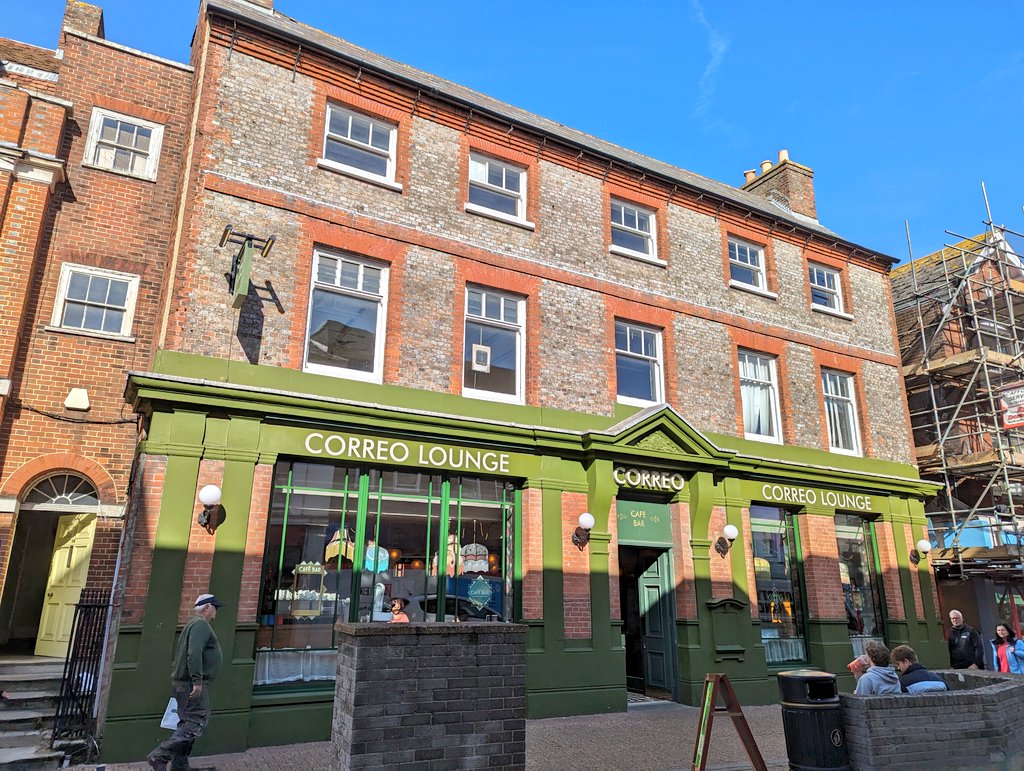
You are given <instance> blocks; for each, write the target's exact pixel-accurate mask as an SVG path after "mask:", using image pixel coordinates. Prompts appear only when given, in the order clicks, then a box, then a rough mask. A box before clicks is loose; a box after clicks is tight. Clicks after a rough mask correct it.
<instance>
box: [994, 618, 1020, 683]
mask: <svg viewBox="0 0 1024 771" xmlns="http://www.w3.org/2000/svg"><path fill="white" fill-rule="evenodd" d="M989 644H990V645H991V646H992V661H993V662H994V663H995V668H996V671H997V672H1013V673H1014V674H1017V675H1020V674H1024V641H1021V640H1018V639H1017V637H1016V635H1014V633H1013V630H1012V629H1010V627H1008V626H1007V625H1006V624H996V636H995V639H993V640H989Z"/></svg>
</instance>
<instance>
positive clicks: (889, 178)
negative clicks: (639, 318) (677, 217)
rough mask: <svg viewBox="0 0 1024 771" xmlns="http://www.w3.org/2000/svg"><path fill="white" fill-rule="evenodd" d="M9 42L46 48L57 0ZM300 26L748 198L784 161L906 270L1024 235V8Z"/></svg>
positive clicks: (144, 24) (823, 210) (113, 19)
mask: <svg viewBox="0 0 1024 771" xmlns="http://www.w3.org/2000/svg"><path fill="white" fill-rule="evenodd" d="M2 2H3V4H5V5H8V7H7V9H6V11H5V13H4V23H3V28H2V30H0V34H2V35H4V36H7V37H12V38H15V39H17V40H22V41H25V42H29V43H34V44H36V45H42V46H47V47H53V46H55V45H56V43H57V33H58V28H59V24H60V18H61V14H62V13H63V8H64V1H63V0H32V2H24V3H15V2H14V0H2ZM99 4H100V5H102V6H103V8H104V14H105V21H106V32H107V38H108V39H110V40H113V41H115V42H118V43H122V44H124V45H128V46H131V47H134V48H139V49H142V50H144V51H148V52H151V53H155V54H158V55H160V56H165V57H167V58H171V59H176V60H179V61H186V60H187V58H188V48H189V43H190V40H191V36H192V31H193V29H194V25H195V18H196V14H197V8H198V3H197V2H192V1H191V0H170V1H169V2H163V3H139V2H138V1H137V0H133V1H132V2H128V1H127V0H106V2H100V3H99ZM276 8H277V10H279V11H280V12H282V13H285V14H287V15H289V16H292V17H294V18H296V19H298V20H299V21H302V22H304V23H306V24H309V25H311V26H314V27H318V28H320V29H324V30H327V31H328V32H331V33H332V34H335V35H338V36H340V37H344V38H346V39H348V40H350V41H352V42H354V43H356V44H358V45H362V46H365V47H367V48H371V49H373V50H375V51H378V52H380V53H382V54H384V55H386V56H389V57H391V58H394V59H397V60H399V61H402V62H405V63H407V64H410V65H413V66H415V67H419V68H421V69H424V70H427V71H429V72H432V73H435V74H437V75H440V76H442V77H446V78H448V79H450V80H454V81H457V82H459V83H462V84H463V85H466V86H469V87H470V88H474V89H476V90H478V91H482V92H484V93H486V94H489V95H491V96H494V97H496V98H498V99H502V100H504V101H506V102H510V103H512V104H514V105H516V106H518V107H522V108H524V109H527V110H530V111H532V112H535V113H538V114H541V115H544V116H546V117H548V118H552V119H554V120H557V121H559V122H561V123H564V124H566V125H569V126H572V127H573V128H576V129H580V130H582V131H586V132H588V133H590V134H594V135H597V136H600V137H602V138H604V139H607V140H609V141H612V142H615V143H617V144H620V145H623V146H625V147H628V148H631V149H633V150H637V151H639V152H642V153H645V154H647V155H651V156H654V157H656V158H659V159H661V160H664V161H667V162H669V163H672V164H675V165H678V166H682V167H684V168H687V169H690V170H692V171H695V172H697V173H699V174H703V175H705V176H708V177H712V178H714V179H718V180H721V181H723V182H726V183H729V184H733V185H739V184H741V183H742V181H743V170H744V169H752V168H755V167H756V166H757V164H758V163H759V162H760V161H761V160H764V159H772V160H774V159H775V158H776V157H777V152H778V150H779V149H780V148H787V149H788V150H789V151H790V156H791V157H792V159H793V160H795V161H797V162H799V163H803V164H805V165H807V166H810V167H811V168H813V169H814V172H815V185H816V191H817V204H818V216H819V219H820V220H821V222H822V224H824V225H826V226H827V227H830V228H832V229H833V230H835V231H836V232H837V233H839V234H840V235H842V236H843V237H844V238H847V239H849V240H851V241H854V242H856V243H859V244H862V245H864V246H867V247H870V248H872V249H876V250H878V251H881V252H884V253H886V254H890V255H892V256H893V257H896V258H898V259H900V260H903V259H905V258H906V257H907V243H906V235H905V230H904V224H903V223H904V220H909V223H910V232H911V237H912V240H913V246H914V254H915V255H917V256H921V255H923V254H926V253H928V252H930V251H934V250H936V249H938V248H940V247H941V246H942V245H943V243H945V242H948V241H950V240H952V238H951V237H950V236H948V235H947V234H946V233H945V232H944V231H945V230H951V231H953V232H955V233H958V234H962V235H975V234H977V233H979V232H981V231H982V230H983V227H984V225H983V222H984V220H985V219H986V212H985V204H984V199H983V197H982V192H981V183H982V182H984V183H985V184H986V187H987V189H988V197H989V202H990V204H991V207H992V216H993V219H994V220H995V221H996V222H997V223H999V224H1003V225H1005V226H1007V227H1009V228H1011V229H1013V230H1016V231H1018V232H1024V213H1022V204H1024V185H1022V184H1021V182H1020V174H1021V167H1022V165H1024V100H1022V99H1021V93H1022V91H1024V47H1022V46H1021V45H1020V37H1021V30H1024V3H1020V2H1011V1H1010V0H1003V1H999V0H990V1H989V2H985V3H962V2H953V1H952V0H933V2H923V1H922V2H911V1H909V0H908V1H905V2H895V3H894V2H884V3H883V2H865V3H843V4H839V3H822V2H820V0H818V1H817V2H809V1H808V2H802V1H800V2H797V1H796V0H794V1H793V2H787V3H764V2H750V1H748V0H730V1H729V2H721V1H720V2H712V0H703V2H697V0H678V1H677V2H669V1H668V0H664V1H662V2H634V3H628V2H627V3H622V2H617V3H611V2H605V0H589V1H588V2H580V1H577V0H572V1H571V2H569V1H566V2H557V0H556V1H555V2H552V1H551V0H548V2H536V0H522V1H521V2H519V3H515V4H511V5H510V4H507V3H484V2H477V3H471V2H455V1H454V0H433V1H432V2H429V3H424V2H406V1H405V0H392V2H389V3H387V4H381V3H369V4H367V5H365V6H364V5H363V4H361V3H344V4H340V3H327V2H322V0H276Z"/></svg>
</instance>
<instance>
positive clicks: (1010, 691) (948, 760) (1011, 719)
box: [840, 670, 1024, 771]
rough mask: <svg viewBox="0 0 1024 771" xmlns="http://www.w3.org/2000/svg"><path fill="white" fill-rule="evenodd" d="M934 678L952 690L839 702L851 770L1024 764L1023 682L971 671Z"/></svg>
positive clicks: (847, 698)
mask: <svg viewBox="0 0 1024 771" xmlns="http://www.w3.org/2000/svg"><path fill="white" fill-rule="evenodd" d="M936 674H938V675H939V676H940V677H942V679H943V680H945V681H946V685H947V687H949V689H950V690H949V691H947V692H945V693H943V692H939V693H924V694H919V695H909V694H901V695H894V696H852V695H843V696H841V697H840V698H841V700H842V704H843V724H844V727H845V730H846V741H847V746H848V748H849V751H850V764H851V765H852V766H853V768H855V769H858V771H871V770H872V769H881V768H884V769H888V770H890V771H899V769H908V770H909V769H920V768H927V767H928V766H934V767H936V768H952V767H954V766H955V767H956V768H964V769H982V768H984V769H988V768H991V769H997V768H998V769H1005V768H1020V767H1022V764H1024V722H1022V721H1021V715H1022V714H1024V677H1020V676H1015V675H1001V674H999V673H996V672H976V671H973V670H971V671H964V670H940V671H936Z"/></svg>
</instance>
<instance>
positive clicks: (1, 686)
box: [0, 672, 64, 694]
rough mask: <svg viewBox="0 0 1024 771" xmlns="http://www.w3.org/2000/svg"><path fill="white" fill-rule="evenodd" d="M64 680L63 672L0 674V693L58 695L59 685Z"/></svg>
mask: <svg viewBox="0 0 1024 771" xmlns="http://www.w3.org/2000/svg"><path fill="white" fill-rule="evenodd" d="M63 678H64V673H63V672H56V673H52V672H51V673H48V674H39V673H36V672H21V673H15V674H2V673H0V691H7V692H8V693H10V692H12V691H47V692H51V693H54V694H57V693H60V684H61V681H62V680H63Z"/></svg>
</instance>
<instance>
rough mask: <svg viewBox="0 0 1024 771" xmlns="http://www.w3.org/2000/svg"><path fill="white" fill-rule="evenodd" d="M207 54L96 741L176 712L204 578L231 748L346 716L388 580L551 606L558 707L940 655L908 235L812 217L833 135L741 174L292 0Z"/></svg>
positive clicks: (209, 746) (222, 36)
mask: <svg viewBox="0 0 1024 771" xmlns="http://www.w3.org/2000/svg"><path fill="white" fill-rule="evenodd" d="M182 72H186V71H185V70H182ZM190 72H191V73H192V75H191V82H190V84H189V87H190V95H191V96H190V98H191V100H192V102H191V103H190V104H189V110H188V112H189V114H190V115H191V120H192V122H191V123H190V124H189V125H188V127H187V129H186V130H185V131H184V132H183V134H182V139H181V141H182V145H181V146H183V147H185V148H186V150H185V156H184V158H183V161H182V164H181V177H180V188H179V189H180V195H179V196H178V200H179V201H180V202H181V206H180V209H179V210H178V212H177V214H179V215H180V216H179V217H177V218H175V220H174V229H173V231H172V232H170V233H169V234H168V237H169V245H168V248H167V250H166V252H165V254H166V255H168V268H167V276H166V282H167V286H168V287H169V292H168V295H167V297H166V301H165V302H164V303H163V304H162V305H161V306H160V307H161V312H160V313H159V314H157V316H156V317H154V319H153V323H152V328H153V329H154V330H155V334H156V335H157V341H156V347H157V349H158V351H157V353H156V355H155V356H154V357H153V360H152V363H150V362H149V361H146V362H141V363H133V365H132V367H133V372H132V373H131V375H130V377H129V385H128V391H127V398H128V401H129V403H130V404H131V405H132V406H133V407H134V408H135V411H136V412H137V413H138V414H139V415H140V417H141V420H142V429H143V434H142V439H143V441H142V444H141V445H140V450H139V454H138V462H137V464H136V467H135V477H134V479H135V481H136V484H135V486H134V488H133V494H132V497H131V501H130V504H129V511H130V514H129V521H130V528H129V532H130V534H131V537H130V538H129V539H127V541H126V543H125V550H124V554H123V556H124V558H125V559H124V563H125V565H126V566H127V567H126V569H125V570H124V571H122V573H121V574H120V577H119V583H118V596H119V598H120V599H121V600H123V603H122V606H121V613H120V614H119V616H118V619H117V628H116V635H117V652H116V659H115V663H114V671H113V674H112V677H111V679H110V682H109V684H108V683H105V684H104V691H105V697H104V698H105V702H106V717H107V719H106V724H105V729H104V731H105V733H104V753H105V754H106V757H107V759H109V760H118V759H129V758H138V757H141V756H142V755H143V754H144V753H145V752H146V751H147V750H148V749H149V748H150V747H151V746H152V744H153V743H154V742H155V741H156V739H157V738H158V736H159V731H158V729H157V728H156V725H157V723H158V719H157V718H158V715H159V713H160V712H161V711H162V710H163V707H164V705H165V704H166V696H165V695H163V694H162V693H161V692H160V691H159V689H154V688H153V687H152V685H153V683H156V682H162V681H163V679H164V678H165V677H166V663H167V661H168V659H169V657H170V654H171V650H172V646H173V644H174V640H173V635H171V634H170V633H169V630H171V629H173V628H174V627H175V626H176V625H177V624H180V623H181V622H182V621H183V620H184V618H185V617H186V615H187V613H188V609H189V604H190V599H191V598H192V597H194V596H195V594H197V593H199V592H202V591H207V590H209V591H212V592H215V593H216V594H217V595H218V597H220V598H221V599H223V600H225V601H226V602H227V607H226V608H224V609H223V611H222V612H221V614H220V615H219V616H218V619H217V621H216V627H217V631H218V635H219V637H220V639H221V642H222V645H223V647H224V649H225V651H226V652H229V653H228V655H227V656H226V662H227V664H226V666H225V671H224V673H223V675H222V676H221V678H219V680H218V683H217V691H216V695H215V697H214V708H215V716H214V720H216V721H217V724H218V726H219V728H218V730H217V731H215V732H213V734H211V736H209V737H207V738H206V739H204V742H205V744H204V745H203V747H202V748H201V749H202V751H216V750H237V749H240V748H242V747H244V746H250V745H255V744H270V743H281V742H289V741H301V740H306V739H317V738H320V739H322V738H326V736H327V735H328V732H329V728H330V723H331V709H332V702H333V695H334V688H333V685H332V684H331V682H330V681H331V680H332V679H333V673H334V671H335V657H336V653H335V647H336V638H335V636H334V622H335V621H337V620H343V621H349V622H367V623H373V622H383V621H385V620H387V619H389V618H391V614H390V611H389V610H388V608H389V607H390V601H391V600H392V599H397V600H401V601H402V602H403V603H405V606H406V611H407V613H408V615H409V617H410V618H411V619H412V620H413V621H414V622H423V623H427V622H431V621H434V622H443V621H446V620H447V621H453V622H463V621H466V622H481V623H488V622H494V621H500V620H514V621H517V622H521V623H524V624H526V625H527V627H528V633H527V698H528V702H527V703H528V711H529V714H530V715H532V716H546V715H565V714H580V713H585V712H598V711H612V710H621V709H624V708H625V704H626V698H627V696H626V695H627V692H641V693H644V694H646V695H648V696H651V697H655V698H666V699H674V700H678V701H681V702H684V703H694V702H695V701H696V699H697V698H698V697H699V694H700V690H701V686H702V684H703V680H704V675H705V673H706V672H709V671H722V672H727V673H728V674H729V676H730V679H731V680H732V682H733V684H734V685H735V687H736V689H737V692H738V693H739V694H740V696H741V698H742V699H743V700H745V701H747V702H750V703H757V702H761V703H763V702H767V701H774V699H775V687H774V680H773V677H772V674H773V673H774V671H776V670H777V669H779V668H781V667H787V668H789V667H793V666H814V667H820V668H824V669H829V670H832V671H839V672H842V671H844V667H845V664H846V662H848V661H849V659H850V658H851V657H852V655H853V654H854V653H855V652H860V650H861V649H862V648H863V645H864V644H865V643H866V641H867V640H870V639H884V640H886V641H887V642H889V643H890V644H895V643H902V642H908V643H910V644H912V645H914V646H915V648H917V649H918V650H919V651H921V652H922V655H924V656H925V657H927V652H928V651H937V650H941V647H940V646H941V644H942V636H941V629H940V627H939V626H938V624H937V620H936V612H935V606H936V598H935V590H934V585H933V583H932V581H931V576H930V574H929V570H928V565H927V560H923V561H921V562H920V564H919V563H918V562H917V561H915V560H914V556H915V555H914V554H912V551H913V549H914V544H915V543H916V541H917V540H918V539H919V538H921V537H922V536H923V535H924V533H925V518H924V513H923V512H924V510H923V503H922V501H923V499H924V498H926V497H927V496H929V495H930V494H931V492H932V490H933V486H931V485H929V484H926V483H922V482H921V481H920V480H919V479H918V477H917V473H916V470H915V469H914V468H913V467H911V466H909V465H908V463H909V461H910V458H911V454H910V438H909V424H908V420H907V412H906V406H905V401H904V399H903V393H902V390H901V389H902V385H901V383H902V381H901V377H900V371H899V364H900V362H899V355H898V347H897V345H896V340H895V337H894V325H893V318H892V310H891V302H890V297H889V287H888V281H887V274H888V270H889V267H890V265H891V262H892V261H891V260H890V259H889V258H887V257H886V256H884V255H881V254H878V253H876V252H874V251H872V250H870V249H867V248H865V247H862V246H858V245H856V244H853V243H850V242H848V241H846V240H844V239H843V238H841V237H840V236H838V235H837V234H835V233H833V232H832V231H830V230H828V229H827V228H826V227H824V226H823V225H822V224H821V223H820V222H819V221H818V219H817V207H816V203H815V200H814V189H813V174H812V172H811V170H810V169H809V168H807V167H805V166H802V165H800V164H797V163H795V162H793V161H792V160H790V159H789V158H788V155H786V154H784V153H783V154H780V156H779V161H778V163H777V164H773V163H770V162H766V163H765V164H762V168H761V173H760V174H758V173H757V172H749V173H748V174H747V180H746V181H745V183H744V185H743V187H740V188H737V187H733V186H730V185H726V184H722V183H719V182H715V181H713V180H710V179H706V178H703V177H700V176H698V175H695V174H693V173H691V172H688V171H685V170H683V169H679V168H676V167H673V166H669V165H667V164H664V163H662V162H659V161H657V160H655V159H651V158H647V157H644V156H641V155H639V154H636V153H633V152H631V151H628V150H625V149H623V148H620V147H616V146H614V145H611V144H608V143H606V142H603V141H601V140H599V139H595V138H593V137H591V136H588V135H585V134H582V133H579V132H576V131H573V130H571V129H568V128H566V127H564V126H561V125H559V124H556V123H554V122H552V121H548V120H546V119H544V118H541V117H538V116H536V115H532V114H530V113H527V112H525V111H522V110H519V109H517V108H515V107H512V106H510V105H506V104H503V103H500V102H497V101H495V100H493V99H490V98H488V97H486V96H484V95H482V94H478V93H475V92H473V91H470V90H468V89H466V88H463V87H461V86H459V85H457V84H454V83H451V82H448V81H444V80H442V79H440V78H437V77H435V76H432V75H430V74H428V73H424V72H420V71H416V70H414V69H412V68H409V67H407V66H405V65H402V64H400V63H398V62H394V61H391V60H388V59H385V58H383V57H381V56H379V55H377V54H374V53H373V52H370V51H366V50H364V49H361V48H358V47H356V46H354V45H352V44H350V43H347V42H346V41H344V40H341V39H339V38H336V37H333V36H331V35H328V34H326V33H324V32H320V31H318V30H314V29H311V28H309V27H306V26H304V25H302V24H299V23H298V22H296V21H294V20H292V19H289V18H287V17H285V16H283V15H281V14H278V13H276V12H274V11H273V9H272V7H271V3H270V2H269V0H266V1H265V2H259V3H253V2H246V1H245V0H209V2H207V3H206V4H205V5H204V7H203V11H202V13H201V14H200V18H199V24H198V27H197V30H196V34H195V36H194V38H193V47H192V69H191V70H190ZM165 141H166V134H165ZM210 485H214V486H216V487H217V488H218V489H219V491H220V493H221V495H222V497H221V499H220V502H219V503H216V504H211V505H209V506H204V505H202V504H201V503H200V502H199V501H198V492H199V491H200V489H201V488H204V487H208V486H210ZM396 687H401V686H400V684H396Z"/></svg>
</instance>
